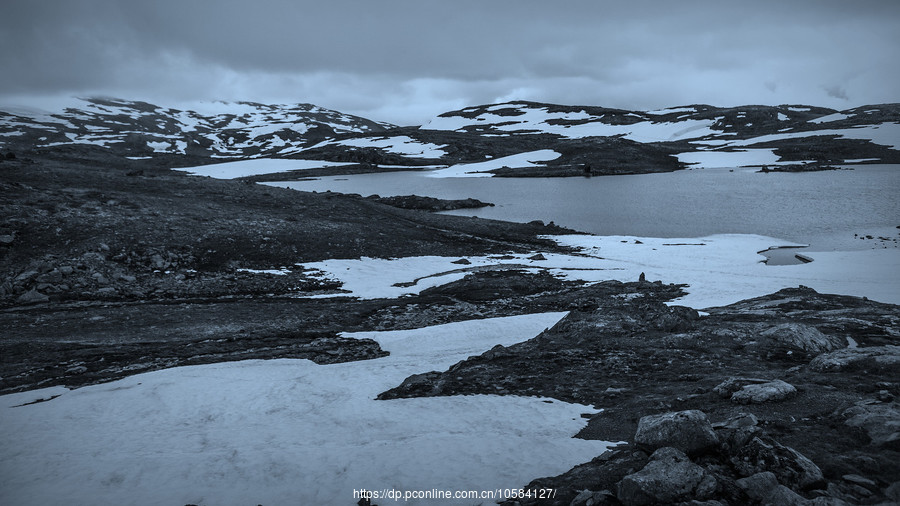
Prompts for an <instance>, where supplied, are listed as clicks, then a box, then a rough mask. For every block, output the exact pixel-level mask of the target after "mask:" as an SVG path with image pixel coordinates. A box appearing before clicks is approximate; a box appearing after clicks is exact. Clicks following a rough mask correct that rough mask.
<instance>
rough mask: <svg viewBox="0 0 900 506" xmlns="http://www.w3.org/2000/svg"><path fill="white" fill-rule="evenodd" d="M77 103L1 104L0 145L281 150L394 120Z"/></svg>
mask: <svg viewBox="0 0 900 506" xmlns="http://www.w3.org/2000/svg"><path fill="white" fill-rule="evenodd" d="M79 102H80V103H79V106H78V107H70V108H67V109H65V110H64V111H62V112H58V113H49V112H43V111H35V110H23V109H10V108H8V109H7V110H0V145H5V147H6V148H7V149H10V150H30V149H41V148H54V147H58V146H67V145H92V146H102V147H104V148H107V149H109V150H110V151H111V152H113V153H115V154H119V155H122V156H130V157H145V156H150V157H152V156H154V155H159V154H179V155H195V156H201V157H214V158H248V157H251V158H252V157H262V156H265V157H281V156H286V155H288V154H292V153H295V152H297V151H299V150H300V149H301V148H302V147H304V146H307V145H310V144H315V143H317V142H319V141H322V140H324V139H328V138H334V137H336V136H338V135H341V134H347V133H372V132H381V131H384V130H385V129H386V128H388V127H392V126H393V125H389V124H386V123H379V122H375V121H370V120H367V119H365V118H360V117H357V116H351V115H348V114H343V113H340V112H338V111H332V110H329V109H324V108H322V107H317V106H315V105H312V104H291V105H266V104H257V103H253V102H237V103H226V102H215V103H211V104H206V105H205V107H206V108H208V109H209V112H206V113H200V112H196V111H182V110H178V109H172V108H164V107H159V106H156V105H153V104H149V103H146V102H131V101H127V100H119V99H114V98H86V99H82V100H80V101H79Z"/></svg>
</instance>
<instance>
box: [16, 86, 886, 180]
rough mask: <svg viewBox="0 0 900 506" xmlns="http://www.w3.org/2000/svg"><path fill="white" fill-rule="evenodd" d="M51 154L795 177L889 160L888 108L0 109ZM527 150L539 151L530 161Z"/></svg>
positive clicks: (545, 172)
mask: <svg viewBox="0 0 900 506" xmlns="http://www.w3.org/2000/svg"><path fill="white" fill-rule="evenodd" d="M60 146H68V147H67V148H66V149H67V150H76V151H77V150H79V148H78V146H100V147H103V148H106V149H105V151H106V152H108V153H110V154H113V155H120V156H128V157H131V158H157V159H158V160H160V162H159V163H165V164H167V166H170V167H171V166H178V164H182V165H197V164H202V163H207V162H208V161H210V160H211V159H231V160H237V159H242V160H243V159H248V158H250V159H255V158H294V159H297V158H301V159H306V160H314V161H319V162H329V163H319V164H318V165H317V164H316V163H313V162H310V163H304V164H301V165H302V170H300V169H297V170H294V171H293V172H292V173H291V174H289V175H285V174H284V173H279V174H277V175H274V176H270V175H267V174H263V172H264V170H265V169H264V168H261V167H254V168H253V170H251V171H250V172H246V173H242V172H241V171H232V170H227V171H224V170H223V171H219V172H222V173H223V174H225V173H228V174H237V175H236V176H235V175H233V176H231V177H243V176H251V175H252V176H253V177H254V178H255V179H257V180H266V179H268V180H272V179H284V178H286V177H306V176H307V175H321V174H327V173H331V174H333V173H350V172H361V171H363V172H372V171H379V170H397V169H398V168H417V167H423V168H424V167H431V166H440V167H445V166H449V167H450V168H451V169H452V170H445V171H442V172H440V173H438V174H443V175H445V176H446V177H466V176H469V175H475V176H482V177H483V176H485V175H501V176H578V175H586V174H594V175H605V174H634V173H647V172H664V171H673V170H678V169H682V168H690V167H698V168H705V167H739V166H760V165H781V166H788V167H781V168H780V169H779V170H806V169H808V168H813V169H815V168H817V167H819V166H822V165H826V164H838V163H900V104H881V105H871V106H863V107H857V108H854V109H848V110H844V111H836V110H834V109H827V108H822V107H813V106H806V105H781V106H760V105H748V106H740V107H727V108H723V107H714V106H710V105H702V104H701V105H688V106H681V107H673V108H668V109H660V110H655V111H628V110H622V109H611V108H605V107H595V106H564V105H555V104H544V103H537V102H507V103H502V104H488V105H480V106H473V107H467V108H465V109H460V110H457V111H450V112H447V113H444V114H441V115H440V116H437V117H436V118H433V119H432V120H431V121H429V122H427V123H426V124H424V125H422V126H421V127H397V126H394V125H390V124H387V123H381V122H376V121H372V120H368V119H365V118H360V117H357V116H351V115H347V114H343V113H340V112H337V111H332V110H328V109H323V108H321V107H317V106H314V105H311V104H296V105H264V104H257V103H251V102H238V103H224V102H212V103H208V104H205V105H204V110H203V111H200V112H198V111H182V110H178V109H171V108H169V109H166V108H162V107H158V106H156V105H152V104H148V103H146V102H129V101H125V100H118V99H100V98H92V99H84V100H83V106H82V107H79V108H68V109H66V110H65V111H64V112H62V113H58V114H52V113H43V112H35V111H23V110H7V111H6V112H2V111H0V148H4V149H12V150H22V151H25V152H27V151H30V150H34V149H38V150H46V149H50V150H52V149H55V148H58V147H60ZM94 149H96V148H94ZM529 153H540V160H537V159H533V157H531V158H529V156H530V155H529ZM180 155H186V156H184V157H183V158H178V157H179V156H180ZM173 156H174V157H175V158H174V159H170V158H166V159H165V160H161V159H160V157H173ZM805 164H809V165H805ZM272 166H273V167H274V165H272ZM242 167H244V166H242ZM242 170H243V169H242Z"/></svg>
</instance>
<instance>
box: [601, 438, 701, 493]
mask: <svg viewBox="0 0 900 506" xmlns="http://www.w3.org/2000/svg"><path fill="white" fill-rule="evenodd" d="M716 488H717V483H716V479H715V478H714V477H713V476H712V475H710V474H709V473H708V472H706V470H705V469H703V468H702V467H700V466H698V465H697V464H694V463H693V462H691V460H690V459H689V458H688V457H687V455H685V454H684V453H683V452H682V451H681V450H678V449H676V448H672V447H664V448H660V449H658V450H656V451H655V452H653V455H651V456H650V462H649V463H647V465H646V466H644V468H643V469H641V470H640V471H638V472H636V473H632V474H629V475H628V476H626V477H624V478H623V479H622V481H620V482H619V483H618V485H617V490H616V497H618V499H619V500H620V501H621V502H622V504H625V505H628V506H643V505H645V504H658V503H673V502H677V501H682V500H688V499H699V500H703V499H707V498H709V497H712V495H713V494H714V493H715V492H716Z"/></svg>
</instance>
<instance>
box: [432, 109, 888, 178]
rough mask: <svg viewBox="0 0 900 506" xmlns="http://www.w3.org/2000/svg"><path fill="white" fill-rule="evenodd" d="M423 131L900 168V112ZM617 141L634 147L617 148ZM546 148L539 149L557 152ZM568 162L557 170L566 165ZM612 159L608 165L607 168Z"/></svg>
mask: <svg viewBox="0 0 900 506" xmlns="http://www.w3.org/2000/svg"><path fill="white" fill-rule="evenodd" d="M420 131H421V132H422V133H423V137H425V138H435V137H436V136H437V135H438V134H439V133H444V132H453V133H455V134H468V135H471V136H478V137H480V138H482V139H485V138H490V139H497V140H501V139H503V140H506V139H512V138H522V137H523V136H524V137H528V138H532V139H538V138H541V137H544V138H547V139H554V140H555V142H556V143H558V144H561V145H566V142H565V141H576V140H578V141H580V142H581V143H582V144H596V145H597V150H595V151H594V153H595V154H597V153H603V152H604V150H608V149H610V148H611V147H612V148H613V149H617V150H621V149H623V148H624V147H625V146H627V147H629V148H630V149H631V150H632V151H634V150H637V151H641V152H646V151H647V149H648V148H649V146H656V147H657V148H660V149H664V150H668V151H670V152H671V153H672V154H674V155H675V156H676V157H677V158H678V160H679V161H680V162H681V163H685V164H688V165H698V166H702V167H709V166H741V165H763V164H776V165H777V164H791V163H807V162H808V163H846V162H849V163H858V162H860V161H867V162H873V163H874V162H882V163H900V151H898V150H900V104H882V105H872V106H863V107H857V108H854V109H849V110H845V111H835V110H833V109H826V108H822V107H811V106H805V105H782V106H759V105H750V106H741V107H730V108H722V107H713V106H709V105H690V106H683V107H674V108H669V109H661V110H656V111H646V112H643V111H627V110H621V109H609V108H604V107H589V106H562V105H554V104H543V103H536V102H508V103H502V104H490V105H481V106H475V107H467V108H465V109H460V110H458V111H451V112H447V113H444V114H441V115H440V116H438V117H436V118H434V119H432V120H431V121H429V122H428V123H426V124H425V125H423V126H422V127H421V128H420ZM613 138H615V139H619V140H620V142H621V141H631V143H627V144H619V145H617V146H610V145H609V143H610V139H613ZM600 139H604V140H603V141H600ZM632 143H636V144H638V145H640V146H641V147H636V146H635V145H634V144H632ZM547 144H548V142H544V143H542V144H541V145H539V146H537V147H543V148H550V149H553V147H552V146H549V145H547ZM537 147H532V148H531V149H537ZM564 154H565V153H563V155H564ZM561 158H562V160H560V159H557V160H555V161H554V162H551V164H556V165H559V166H562V165H565V161H564V159H565V158H566V157H565V156H563V157H561ZM590 158H591V156H590V155H588V156H582V157H581V160H578V163H585V164H589V163H590V162H589V161H588V159H590ZM609 158H610V157H608V156H606V157H601V160H600V165H604V164H605V163H606V162H605V161H603V160H608V159H609ZM620 158H621V157H620ZM595 165H596V164H595ZM596 168H597V167H596V166H594V169H595V170H596ZM600 172H603V171H602V170H601V171H600Z"/></svg>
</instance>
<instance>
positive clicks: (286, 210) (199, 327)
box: [0, 150, 900, 505]
mask: <svg viewBox="0 0 900 506" xmlns="http://www.w3.org/2000/svg"><path fill="white" fill-rule="evenodd" d="M0 190H2V191H0V204H2V205H0V210H2V221H0V255H2V256H0V273H2V277H0V326H2V328H3V329H4V331H3V334H2V340H0V393H9V392H15V391H23V390H31V389H36V388H42V387H47V386H52V385H66V386H70V387H77V386H82V385H88V384H93V383H98V382H104V381H110V380H113V379H117V378H121V377H124V376H127V375H131V374H136V373H140V372H146V371H152V370H157V369H162V368H167V367H174V366H178V365H188V364H199V363H211V362H222V361H229V360H242V359H247V358H309V359H311V360H314V361H316V362H319V363H333V362H341V361H350V360H364V359H369V358H375V357H379V356H383V355H384V354H385V353H387V352H385V351H384V350H382V349H381V348H380V347H379V346H378V344H377V343H376V342H374V341H368V340H355V339H346V338H342V337H340V336H339V333H340V332H343V331H357V330H390V329H403V328H417V327H424V326H428V325H434V324H438V323H446V322H452V321H461V320H467V319H472V318H484V317H492V316H507V315H514V314H526V313H535V312H544V311H562V310H565V311H570V314H569V316H567V317H566V318H564V319H563V320H561V321H560V322H559V323H558V324H557V325H556V326H555V327H553V328H551V329H549V330H547V331H545V332H543V333H542V334H540V335H538V336H537V337H535V338H533V339H531V340H528V341H525V342H522V343H520V344H517V345H514V346H510V347H501V346H498V347H495V348H494V349H491V350H489V351H487V352H485V353H483V354H482V355H480V356H475V357H470V358H469V359H467V360H465V361H462V362H460V363H458V364H456V365H454V366H452V367H450V368H449V369H448V370H446V371H432V372H423V373H422V374H418V375H415V376H412V377H410V378H408V379H406V380H405V381H404V382H403V383H402V384H400V385H397V386H396V387H395V388H393V389H391V390H388V391H386V392H383V393H382V394H381V395H380V398H383V399H387V398H398V397H422V396H439V395H457V394H477V393H490V394H500V395H526V396H532V395H533V396H546V397H551V398H556V399H560V400H564V401H569V402H578V403H583V404H592V405H594V406H596V407H597V408H603V412H602V413H600V414H598V415H596V416H594V417H593V418H591V419H590V420H589V423H588V425H587V427H586V428H585V429H584V430H583V431H582V432H581V433H580V434H579V435H578V437H582V438H592V439H600V440H606V441H622V442H623V443H622V444H621V445H619V446H618V447H615V448H614V449H612V450H610V451H608V452H607V453H604V454H603V455H599V456H597V458H595V459H594V460H592V461H591V462H587V463H584V464H582V465H580V466H578V467H576V468H574V469H572V470H571V471H569V472H567V473H565V474H563V475H560V476H556V477H549V478H538V479H536V480H535V481H534V482H532V483H531V484H529V485H528V488H553V489H555V490H556V493H555V497H553V498H552V499H544V500H536V499H530V498H527V497H526V498H522V499H519V500H518V501H517V502H518V503H519V504H576V505H581V504H653V503H662V504H670V503H679V502H682V503H687V504H843V503H851V504H884V503H890V502H891V501H900V484H898V480H900V404H898V401H897V400H896V399H897V397H898V396H900V379H898V378H900V345H898V339H900V331H898V322H900V307H898V306H896V305H890V304H881V303H877V302H873V301H868V300H865V299H860V298H855V297H846V296H840V295H826V294H819V293H816V292H815V291H813V290H810V289H807V288H803V287H800V288H794V289H788V290H782V291H780V292H777V293H774V294H771V295H767V296H764V297H759V298H756V299H750V300H746V301H742V302H738V303H736V304H732V305H729V306H726V307H721V308H711V309H707V310H706V312H705V313H702V314H701V313H698V312H697V311H695V310H693V309H690V308H685V307H679V306H671V307H670V306H667V305H666V304H665V303H666V302H667V301H671V300H672V299H674V298H676V297H678V296H679V295H682V294H683V288H684V287H682V286H679V285H664V284H662V283H659V282H648V281H645V280H643V279H642V280H636V281H634V282H631V283H621V282H615V281H610V282H604V283H599V284H594V285H589V286H585V285H582V284H579V283H574V282H568V281H562V280H559V279H557V278H554V277H553V276H550V275H549V274H546V273H537V274H536V273H534V272H526V271H525V270H521V269H519V268H516V267H515V266H511V267H509V268H507V269H503V270H481V271H476V270H473V271H472V272H471V273H470V274H469V275H468V276H466V277H465V278H463V279H461V280H459V281H456V282H453V283H449V284H446V285H442V286H438V287H435V288H431V289H428V290H425V291H423V292H421V293H420V294H418V295H415V296H410V297H403V298H401V299H378V300H356V299H349V298H340V297H338V298H302V296H306V295H321V294H335V293H339V290H340V286H339V285H338V284H337V283H336V282H334V281H329V280H327V279H321V278H318V277H316V276H314V275H312V274H311V273H309V272H306V271H304V270H303V269H301V268H299V267H297V266H296V265H295V263H296V262H301V261H315V260H322V259H327V258H357V257H359V256H382V257H388V256H392V257H398V256H409V255H428V254H432V255H443V256H450V255H452V256H459V257H460V258H459V265H460V266H465V265H466V262H467V260H466V257H467V256H471V255H485V254H493V255H502V254H505V253H508V252H533V251H536V250H540V251H545V252H548V251H559V250H560V248H559V247H558V246H556V245H555V244H554V243H551V242H548V241H546V240H543V239H540V238H539V236H540V235H542V234H552V233H559V232H560V231H561V229H558V228H556V227H552V226H544V225H543V224H540V223H531V224H526V225H522V224H512V223H502V222H492V221H488V220H479V219H470V218H460V217H454V216H443V215H435V214H431V213H429V212H427V211H423V210H416V209H442V208H444V206H458V205H481V204H483V203H479V202H468V203H466V202H455V203H454V202H450V203H448V202H440V201H431V200H428V199H419V198H412V197H410V198H402V199H397V201H390V200H387V199H363V198H358V197H346V196H341V195H337V194H308V193H300V192H294V191H291V190H285V189H279V188H269V187H264V186H260V185H254V184H245V183H243V182H239V181H217V180H211V179H208V178H197V177H190V176H186V175H183V174H180V173H174V172H172V171H169V170H168V169H165V168H162V167H158V166H153V165H148V164H142V163H141V162H132V161H128V160H125V159H121V158H115V157H111V156H110V155H108V154H107V153H105V152H103V151H101V150H98V151H90V150H87V151H85V150H80V151H77V152H68V153H65V152H64V153H57V154H48V153H43V154H41V153H31V154H26V155H24V156H22V155H20V156H18V157H16V159H14V160H4V161H3V162H2V164H0ZM376 200H377V201H376ZM386 204H390V205H386ZM394 206H399V207H408V208H414V209H399V208H398V207H394ZM276 270H277V271H278V272H277V273H276V272H274V271H276ZM535 458H540V456H535ZM521 485H522V486H523V487H524V486H525V485H526V484H524V483H523V484H521ZM692 501H693V502H692ZM508 504H515V502H509V503H508Z"/></svg>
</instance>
